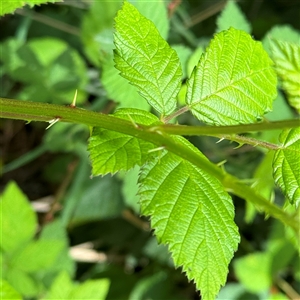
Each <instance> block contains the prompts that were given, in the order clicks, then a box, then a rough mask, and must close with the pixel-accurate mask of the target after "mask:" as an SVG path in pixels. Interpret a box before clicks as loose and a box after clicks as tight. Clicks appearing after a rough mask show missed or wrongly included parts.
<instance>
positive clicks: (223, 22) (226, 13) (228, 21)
mask: <svg viewBox="0 0 300 300" xmlns="http://www.w3.org/2000/svg"><path fill="white" fill-rule="evenodd" d="M217 25H218V29H217V31H218V32H219V31H222V30H226V29H229V28H230V27H233V28H235V29H240V30H243V31H246V32H247V33H250V32H251V25H250V24H249V22H248V21H247V19H246V17H245V15H244V13H243V12H242V11H241V9H240V8H239V6H238V5H237V4H236V2H235V1H232V0H231V1H228V2H227V3H226V5H225V7H224V9H223V10H222V13H221V14H220V15H219V17H218V19H217Z"/></svg>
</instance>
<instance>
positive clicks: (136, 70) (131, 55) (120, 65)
mask: <svg viewBox="0 0 300 300" xmlns="http://www.w3.org/2000/svg"><path fill="white" fill-rule="evenodd" d="M116 30H117V32H116V34H115V45H116V50H115V62H116V68H117V69H118V70H119V71H121V73H120V74H121V75H122V76H123V77H124V78H126V79H128V80H129V82H130V83H131V84H133V85H134V86H136V87H137V88H138V90H139V92H140V94H141V95H142V96H143V97H144V98H145V99H146V100H147V101H148V103H149V104H150V105H151V106H153V107H154V108H155V109H156V110H157V111H158V112H160V113H161V114H162V115H168V114H170V113H171V112H172V111H173V110H174V109H175V108H176V96H177V94H178V92H179V89H180V86H181V77H182V72H181V68H180V62H179V59H178V56H177V54H176V52H175V51H174V50H173V49H171V48H170V46H169V45H168V43H167V42H166V41H165V40H164V39H163V38H162V37H161V36H160V34H159V32H158V30H157V29H156V27H155V25H154V24H153V23H152V22H151V21H150V20H148V19H146V18H145V17H144V16H142V15H141V14H140V13H139V12H138V10H137V9H136V8H135V7H134V6H133V5H131V4H130V3H128V2H124V5H123V7H122V10H120V11H119V12H118V15H117V17H116Z"/></svg>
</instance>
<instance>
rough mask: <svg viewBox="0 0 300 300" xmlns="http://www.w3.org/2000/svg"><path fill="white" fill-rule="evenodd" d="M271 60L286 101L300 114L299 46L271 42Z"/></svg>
mask: <svg viewBox="0 0 300 300" xmlns="http://www.w3.org/2000/svg"><path fill="white" fill-rule="evenodd" d="M271 50H272V59H273V60H274V62H275V68H276V72H277V74H278V76H279V78H280V79H281V80H282V88H283V90H284V91H285V92H286V94H287V96H288V101H289V103H290V105H291V106H293V107H294V108H295V109H296V110H297V111H298V113H300V44H299V45H296V44H292V43H288V42H282V41H277V40H272V41H271Z"/></svg>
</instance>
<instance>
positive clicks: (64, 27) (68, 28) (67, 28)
mask: <svg viewBox="0 0 300 300" xmlns="http://www.w3.org/2000/svg"><path fill="white" fill-rule="evenodd" d="M16 13H17V14H19V15H21V16H25V17H28V18H31V19H32V20H34V21H37V22H40V23H43V24H45V25H48V26H51V27H54V28H56V29H59V30H61V31H64V32H67V33H70V34H73V35H80V31H79V29H78V28H76V27H74V26H72V25H69V24H66V23H64V22H61V21H59V20H56V19H53V18H50V17H48V16H45V15H42V14H40V13H37V12H33V11H27V10H26V9H17V10H16Z"/></svg>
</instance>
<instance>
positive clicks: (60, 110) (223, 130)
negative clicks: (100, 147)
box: [0, 98, 299, 231]
mask: <svg viewBox="0 0 300 300" xmlns="http://www.w3.org/2000/svg"><path fill="white" fill-rule="evenodd" d="M0 117H2V118H9V119H19V120H25V121H45V122H50V124H52V123H54V121H56V120H57V121H60V122H69V123H78V124H85V125H88V126H92V127H96V126H97V127H102V128H105V129H108V130H112V131H117V132H120V133H124V134H128V135H131V136H134V137H136V138H140V139H143V140H145V141H148V142H151V143H153V144H154V145H156V146H158V147H163V148H164V149H166V150H168V151H170V152H172V153H174V154H176V155H178V156H180V157H182V158H183V159H186V160H187V161H189V162H191V163H192V164H194V165H195V166H197V167H199V168H201V169H202V170H204V171H206V172H207V173H209V174H211V175H212V176H214V177H216V178H217V179H218V180H219V181H220V182H221V183H222V184H223V186H224V187H225V188H226V190H227V191H230V192H232V193H233V194H235V195H238V196H239V197H241V198H244V199H246V200H248V201H250V202H252V203H253V204H255V205H256V206H259V207H261V208H262V209H263V210H264V211H265V212H266V213H267V214H269V215H271V216H273V217H275V218H277V219H279V220H281V221H282V222H283V223H284V224H286V225H288V226H290V227H292V228H293V229H294V230H295V231H297V230H299V223H298V220H296V219H293V218H291V217H290V215H288V214H286V213H285V212H284V211H283V210H281V208H280V207H278V206H276V205H274V204H272V203H270V202H269V201H268V200H267V199H265V198H263V197H262V196H260V195H258V194H257V193H256V192H255V191H254V190H253V189H252V188H251V187H249V186H247V185H245V184H243V183H241V182H240V181H239V179H238V178H235V177H233V176H231V175H229V174H227V173H226V172H225V171H224V170H222V169H221V168H219V167H218V166H216V165H215V164H213V163H211V162H210V161H209V160H207V159H206V158H204V157H203V156H202V155H200V153H199V154H198V153H197V152H195V151H193V150H191V149H190V148H189V147H186V146H185V145H184V144H182V143H179V142H178V141H177V140H175V139H173V138H172V136H171V135H170V134H177V135H195V134H197V135H199V134H200V135H201V134H203V135H213V136H216V135H218V134H219V135H222V134H230V133H238V132H246V131H258V130H270V129H274V127H275V128H276V129H278V128H288V127H296V126H297V125H299V121H298V120H287V121H281V122H273V123H272V124H275V126H270V124H271V123H258V124H249V125H237V126H222V127H214V126H200V127H198V126H193V129H192V130H189V129H190V127H189V126H180V125H161V126H145V125H140V124H133V123H132V122H130V121H127V120H123V119H120V118H117V117H114V116H109V115H105V114H102V113H97V112H92V111H88V110H84V109H80V108H76V107H71V106H62V105H55V104H47V103H37V102H29V101H19V100H12V99H4V98H0ZM295 121H296V122H295ZM272 124H271V125H272ZM54 126H55V124H54ZM253 128H254V129H253ZM165 129H167V130H165ZM170 129H171V130H170ZM181 129H183V130H181ZM169 130H170V131H171V132H170V131H169ZM172 130H173V132H172ZM174 131H175V133H174Z"/></svg>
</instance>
